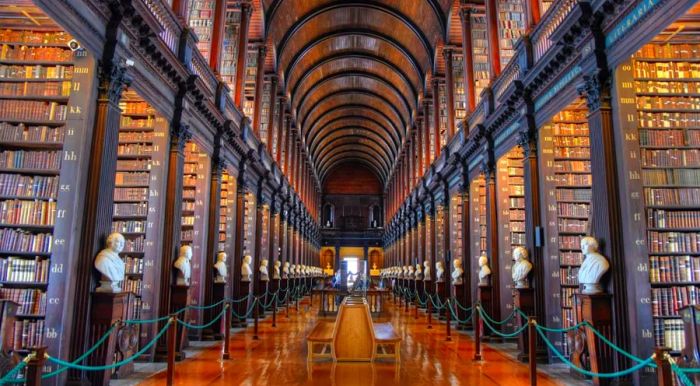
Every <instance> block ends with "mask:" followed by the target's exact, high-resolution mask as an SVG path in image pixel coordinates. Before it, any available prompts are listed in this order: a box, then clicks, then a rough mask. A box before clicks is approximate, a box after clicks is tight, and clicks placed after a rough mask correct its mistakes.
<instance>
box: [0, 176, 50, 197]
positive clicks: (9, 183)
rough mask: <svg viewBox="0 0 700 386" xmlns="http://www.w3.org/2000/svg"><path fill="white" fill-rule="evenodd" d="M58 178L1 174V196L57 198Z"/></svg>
mask: <svg viewBox="0 0 700 386" xmlns="http://www.w3.org/2000/svg"><path fill="white" fill-rule="evenodd" d="M57 195H58V177H50V176H34V175H22V174H7V173H0V196H20V197H27V198H56V196H57Z"/></svg>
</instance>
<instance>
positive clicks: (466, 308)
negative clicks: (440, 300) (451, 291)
mask: <svg viewBox="0 0 700 386" xmlns="http://www.w3.org/2000/svg"><path fill="white" fill-rule="evenodd" d="M452 300H453V301H454V303H455V304H456V305H457V307H459V308H460V309H461V310H462V311H464V312H469V311H471V310H472V308H474V306H470V307H464V306H463V305H462V304H460V303H459V300H457V299H455V298H452Z"/></svg>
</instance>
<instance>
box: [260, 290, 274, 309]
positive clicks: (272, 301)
mask: <svg viewBox="0 0 700 386" xmlns="http://www.w3.org/2000/svg"><path fill="white" fill-rule="evenodd" d="M263 296H265V295H261V296H260V297H261V298H262V297H263ZM276 299H277V292H275V293H274V294H273V295H272V300H270V302H269V303H267V304H265V303H264V302H261V303H260V305H261V306H262V308H263V310H265V311H267V309H268V308H270V307H272V303H274V302H275V300H276ZM257 301H258V302H260V299H257Z"/></svg>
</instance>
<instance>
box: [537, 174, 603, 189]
mask: <svg viewBox="0 0 700 386" xmlns="http://www.w3.org/2000/svg"><path fill="white" fill-rule="evenodd" d="M547 177H551V178H552V179H553V181H554V183H555V185H556V186H557V187H568V186H581V185H584V186H590V185H591V184H592V183H593V177H592V176H591V175H590V174H556V175H554V176H547Z"/></svg>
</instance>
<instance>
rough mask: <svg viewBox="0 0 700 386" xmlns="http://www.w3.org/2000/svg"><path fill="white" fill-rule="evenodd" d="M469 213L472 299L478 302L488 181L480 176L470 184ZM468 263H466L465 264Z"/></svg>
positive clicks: (484, 247)
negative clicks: (477, 289)
mask: <svg viewBox="0 0 700 386" xmlns="http://www.w3.org/2000/svg"><path fill="white" fill-rule="evenodd" d="M469 189H470V190H469V199H470V203H471V204H470V205H469V211H470V216H469V218H471V226H470V229H471V236H470V240H469V245H470V247H469V251H470V258H471V259H472V260H471V262H470V266H471V269H472V288H471V291H472V299H474V300H477V293H476V288H477V287H478V283H479V256H481V254H482V253H486V242H487V241H486V235H487V226H486V180H485V179H484V175H483V174H479V175H478V176H476V177H475V178H473V179H472V180H471V183H470V184H469ZM465 263H466V262H465Z"/></svg>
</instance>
